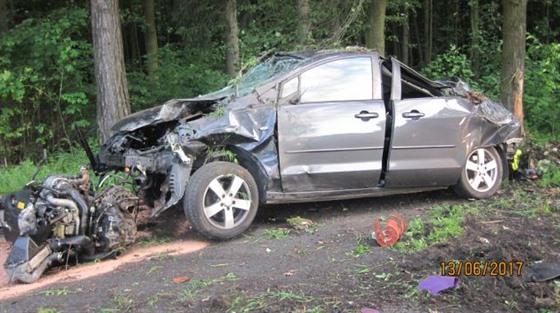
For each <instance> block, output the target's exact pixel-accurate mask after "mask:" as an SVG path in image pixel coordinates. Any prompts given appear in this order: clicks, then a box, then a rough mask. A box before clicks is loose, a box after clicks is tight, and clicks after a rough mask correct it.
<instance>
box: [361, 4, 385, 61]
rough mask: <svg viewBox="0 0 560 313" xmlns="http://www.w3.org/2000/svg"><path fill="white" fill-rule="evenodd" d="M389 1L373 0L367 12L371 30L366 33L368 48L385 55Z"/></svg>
mask: <svg viewBox="0 0 560 313" xmlns="http://www.w3.org/2000/svg"><path fill="white" fill-rule="evenodd" d="M386 9H387V0H372V2H371V4H370V6H369V7H368V10H367V19H368V24H369V29H368V30H367V31H366V47H367V48H369V49H372V50H374V51H376V52H377V53H379V54H380V55H384V54H385V11H386Z"/></svg>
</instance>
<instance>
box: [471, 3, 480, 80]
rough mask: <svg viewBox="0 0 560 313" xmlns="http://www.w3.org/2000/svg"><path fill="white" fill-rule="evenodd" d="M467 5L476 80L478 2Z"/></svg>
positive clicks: (478, 50) (478, 53) (478, 28)
mask: <svg viewBox="0 0 560 313" xmlns="http://www.w3.org/2000/svg"><path fill="white" fill-rule="evenodd" d="M469 5H470V6H471V47H470V49H471V62H472V66H473V71H474V73H475V78H478V77H479V75H478V73H480V71H479V70H478V69H479V63H480V62H479V60H480V47H479V41H480V18H479V4H478V0H471V1H470V2H469Z"/></svg>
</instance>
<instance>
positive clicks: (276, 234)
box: [264, 228, 290, 239]
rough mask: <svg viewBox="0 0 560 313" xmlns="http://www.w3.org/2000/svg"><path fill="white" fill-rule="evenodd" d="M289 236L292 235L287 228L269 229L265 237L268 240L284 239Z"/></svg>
mask: <svg viewBox="0 0 560 313" xmlns="http://www.w3.org/2000/svg"><path fill="white" fill-rule="evenodd" d="M288 235H290V230H289V229H286V228H269V229H267V230H265V232H264V236H265V237H266V238H268V239H283V238H286V237H288Z"/></svg>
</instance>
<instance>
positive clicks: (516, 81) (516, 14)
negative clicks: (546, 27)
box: [500, 0, 527, 125]
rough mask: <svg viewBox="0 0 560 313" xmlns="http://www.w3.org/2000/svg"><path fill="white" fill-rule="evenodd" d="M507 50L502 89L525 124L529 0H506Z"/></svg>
mask: <svg viewBox="0 0 560 313" xmlns="http://www.w3.org/2000/svg"><path fill="white" fill-rule="evenodd" d="M502 3H503V12H504V17H503V26H502V32H503V42H504V43H503V51H502V73H501V83H500V92H501V100H502V103H503V104H504V105H505V106H506V107H507V108H509V109H510V110H513V114H514V115H515V116H516V117H517V118H518V119H519V120H520V121H521V125H523V75H524V70H525V35H526V25H527V21H526V18H527V0H504V1H502Z"/></svg>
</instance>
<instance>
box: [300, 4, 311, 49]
mask: <svg viewBox="0 0 560 313" xmlns="http://www.w3.org/2000/svg"><path fill="white" fill-rule="evenodd" d="M297 11H298V41H299V43H300V44H301V45H306V44H308V43H309V42H310V41H311V38H312V37H311V23H310V21H309V0H297Z"/></svg>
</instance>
